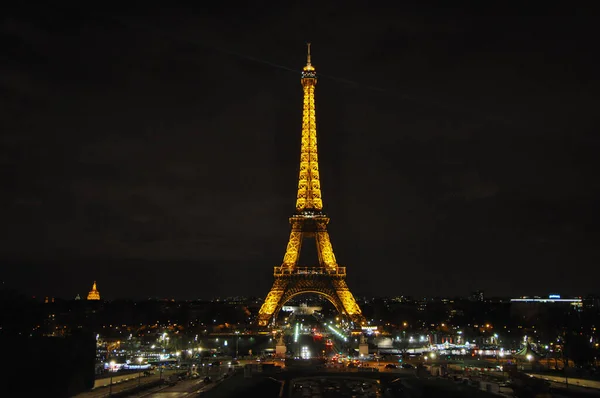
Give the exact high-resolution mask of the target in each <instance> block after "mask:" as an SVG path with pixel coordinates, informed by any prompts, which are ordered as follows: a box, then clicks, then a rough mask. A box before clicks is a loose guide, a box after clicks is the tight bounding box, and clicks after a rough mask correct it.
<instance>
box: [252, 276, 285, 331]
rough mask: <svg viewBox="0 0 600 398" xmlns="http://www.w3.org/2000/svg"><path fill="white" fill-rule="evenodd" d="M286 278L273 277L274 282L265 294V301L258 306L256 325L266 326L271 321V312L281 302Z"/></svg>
mask: <svg viewBox="0 0 600 398" xmlns="http://www.w3.org/2000/svg"><path fill="white" fill-rule="evenodd" d="M287 284H288V282H287V280H286V279H284V278H275V282H274V283H273V287H272V288H271V290H270V291H269V294H267V297H266V298H265V302H264V303H263V305H262V306H261V307H260V311H259V312H258V325H259V326H263V327H264V326H268V325H269V321H271V319H272V317H273V314H274V313H275V311H276V310H277V307H278V306H279V304H280V302H281V298H282V297H283V294H284V293H285V290H286V288H287Z"/></svg>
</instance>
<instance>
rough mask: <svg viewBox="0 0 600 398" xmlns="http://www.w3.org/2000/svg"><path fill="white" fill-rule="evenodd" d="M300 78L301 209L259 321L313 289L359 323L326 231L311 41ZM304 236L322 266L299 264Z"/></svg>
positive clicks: (270, 317) (298, 207) (265, 320)
mask: <svg viewBox="0 0 600 398" xmlns="http://www.w3.org/2000/svg"><path fill="white" fill-rule="evenodd" d="M301 82H302V87H303V90H304V107H303V110H302V142H301V146H300V175H299V178H298V196H297V199H296V213H295V214H294V215H293V216H292V217H290V224H291V227H292V230H291V233H290V239H289V241H288V244H287V249H286V251H285V255H284V257H283V263H282V264H281V266H279V267H275V269H274V272H273V276H274V277H275V282H274V283H273V287H272V288H271V290H270V291H269V294H268V295H267V297H266V299H265V302H264V303H263V305H262V306H261V307H260V311H259V314H258V324H259V325H260V326H268V325H269V323H270V322H272V323H275V319H276V318H277V314H278V313H279V311H280V310H281V307H283V305H284V304H285V303H286V302H287V301H288V300H290V299H291V298H293V297H295V296H297V295H299V294H304V293H314V294H318V295H321V296H324V297H325V298H327V299H328V300H329V301H330V302H331V303H332V304H333V305H334V306H335V308H336V309H337V311H338V312H339V313H340V314H341V315H342V316H345V317H346V318H347V320H348V321H351V322H353V323H354V324H355V327H360V325H361V324H362V323H364V317H363V315H362V313H361V311H360V308H359V306H358V304H357V303H356V301H355V300H354V296H353V295H352V293H351V292H350V290H349V289H348V286H347V285H346V267H340V266H339V265H338V264H337V262H336V260H335V255H334V254H333V248H332V247H331V242H330V241H329V233H328V232H327V223H329V217H327V216H326V215H325V214H323V200H322V198H321V183H320V181H319V163H318V155H317V125H316V118H315V86H316V84H317V74H316V72H315V68H314V67H313V66H312V65H311V63H310V43H309V44H308V55H307V61H306V66H305V67H304V69H303V70H302V79H301ZM304 239H314V240H315V243H316V246H317V254H318V259H319V266H318V267H299V266H298V259H299V258H300V250H301V248H302V242H303V241H304Z"/></svg>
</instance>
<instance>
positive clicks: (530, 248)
mask: <svg viewBox="0 0 600 398" xmlns="http://www.w3.org/2000/svg"><path fill="white" fill-rule="evenodd" d="M201 3H202V2H201ZM214 3H215V4H216V3H219V2H214ZM324 3H325V2H318V3H314V4H313V3H310V2H305V1H303V2H296V3H294V2H289V3H288V2H279V3H274V4H278V5H270V4H269V3H267V2H261V1H258V2H252V3H251V4H252V6H253V8H244V9H242V8H232V6H225V5H223V6H218V5H213V6H209V8H200V7H198V8H196V9H188V8H176V9H175V8H173V9H158V8H148V7H149V6H138V7H137V8H133V7H131V8H130V9H119V10H116V11H115V10H113V11H110V10H87V9H86V8H84V7H83V6H82V8H79V9H60V8H45V7H37V8H36V7H32V6H30V7H27V8H25V7H24V8H22V9H12V10H8V11H7V12H4V13H3V16H2V17H1V24H0V47H1V48H2V51H1V52H0V184H1V185H0V187H1V188H0V192H1V194H0V203H1V206H0V280H2V281H3V282H4V286H5V287H10V288H13V289H17V290H19V291H22V292H24V293H26V294H28V295H35V296H56V297H65V298H71V297H73V296H75V294H77V293H79V294H81V295H82V296H83V295H86V294H87V291H88V290H89V289H90V288H91V284H92V282H93V281H94V280H97V281H98V288H99V290H100V293H101V294H102V296H103V298H106V299H116V298H126V297H127V298H145V297H149V296H158V297H173V298H179V299H195V298H210V297H213V296H233V295H256V296H264V295H266V293H267V292H268V289H269V288H270V287H271V284H272V281H273V277H272V270H273V268H272V267H273V266H277V265H280V264H281V261H282V258H283V254H284V251H285V246H286V243H287V239H288V235H289V224H288V217H289V216H290V215H291V214H292V213H293V212H294V205H295V196H296V184H297V173H298V161H299V149H300V130H301V106H302V88H301V85H300V70H301V69H302V67H303V66H304V64H305V51H306V50H305V43H306V42H308V41H310V42H312V53H313V59H312V60H313V65H314V66H315V67H316V70H317V73H318V76H319V81H318V84H317V90H316V104H317V131H318V136H319V152H320V171H321V180H322V189H323V199H324V205H325V211H326V213H327V214H328V215H329V216H330V217H331V223H330V224H329V225H330V228H329V232H330V236H331V240H332V243H333V248H334V250H335V254H336V257H337V259H338V262H339V263H340V265H344V266H346V267H347V270H348V284H349V286H350V288H351V290H352V291H353V292H354V293H355V294H356V295H378V296H379V295H412V296H430V295H466V294H468V293H469V292H470V291H472V290H476V289H483V290H485V292H486V295H503V296H517V295H527V294H530V295H533V294H540V295H542V294H548V293H562V294H564V295H584V294H588V293H600V288H598V286H599V284H598V277H599V276H600V275H599V271H598V269H599V265H600V248H599V247H600V246H599V243H598V242H599V241H600V234H599V232H598V231H599V229H598V227H599V225H600V215H599V212H598V205H599V199H600V180H599V179H598V170H600V160H599V153H600V138H599V136H598V126H599V119H600V118H599V116H598V109H599V105H600V104H599V102H600V100H599V95H598V93H599V89H600V84H599V82H598V79H597V76H598V70H599V69H598V66H599V65H598V58H597V51H598V46H597V41H596V38H595V37H596V35H597V33H598V32H596V27H595V25H597V21H596V20H595V19H594V17H593V15H591V13H590V12H588V10H585V9H578V10H574V9H569V8H568V6H567V5H566V3H563V4H562V6H561V8H560V9H559V8H557V9H543V8H542V9H539V8H538V9H531V10H527V9H523V8H520V9H516V8H515V9H509V8H494V9H474V8H470V9H458V8H454V9H448V8H442V7H434V6H432V5H430V6H428V7H423V6H419V5H417V3H419V2H414V3H411V2H403V3H402V4H404V5H403V6H401V7H397V8H395V9H390V8H382V7H378V8H377V9H375V8H373V9H369V8H360V7H350V6H345V7H343V8H342V7H334V6H327V5H325V4H324ZM332 3H333V2H332ZM292 4H295V5H293V6H292ZM336 4H338V3H337V2H336ZM339 4H341V3H339ZM344 4H345V3H344ZM364 4H367V2H365V3H364ZM430 4H431V3H430ZM486 4H487V3H486ZM220 7H222V8H220ZM505 7H506V6H505ZM315 261H316V258H315Z"/></svg>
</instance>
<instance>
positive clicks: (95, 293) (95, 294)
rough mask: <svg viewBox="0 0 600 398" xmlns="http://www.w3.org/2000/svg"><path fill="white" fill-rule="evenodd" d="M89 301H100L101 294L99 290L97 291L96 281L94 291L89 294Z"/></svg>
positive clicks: (93, 286)
mask: <svg viewBox="0 0 600 398" xmlns="http://www.w3.org/2000/svg"><path fill="white" fill-rule="evenodd" d="M87 299H88V300H100V292H99V291H98V289H96V281H94V284H93V285H92V290H90V292H89V293H88V296H87Z"/></svg>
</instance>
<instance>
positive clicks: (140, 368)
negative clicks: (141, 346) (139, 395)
mask: <svg viewBox="0 0 600 398" xmlns="http://www.w3.org/2000/svg"><path fill="white" fill-rule="evenodd" d="M137 362H138V387H139V386H140V385H141V384H142V357H139V358H138V359H137Z"/></svg>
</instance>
